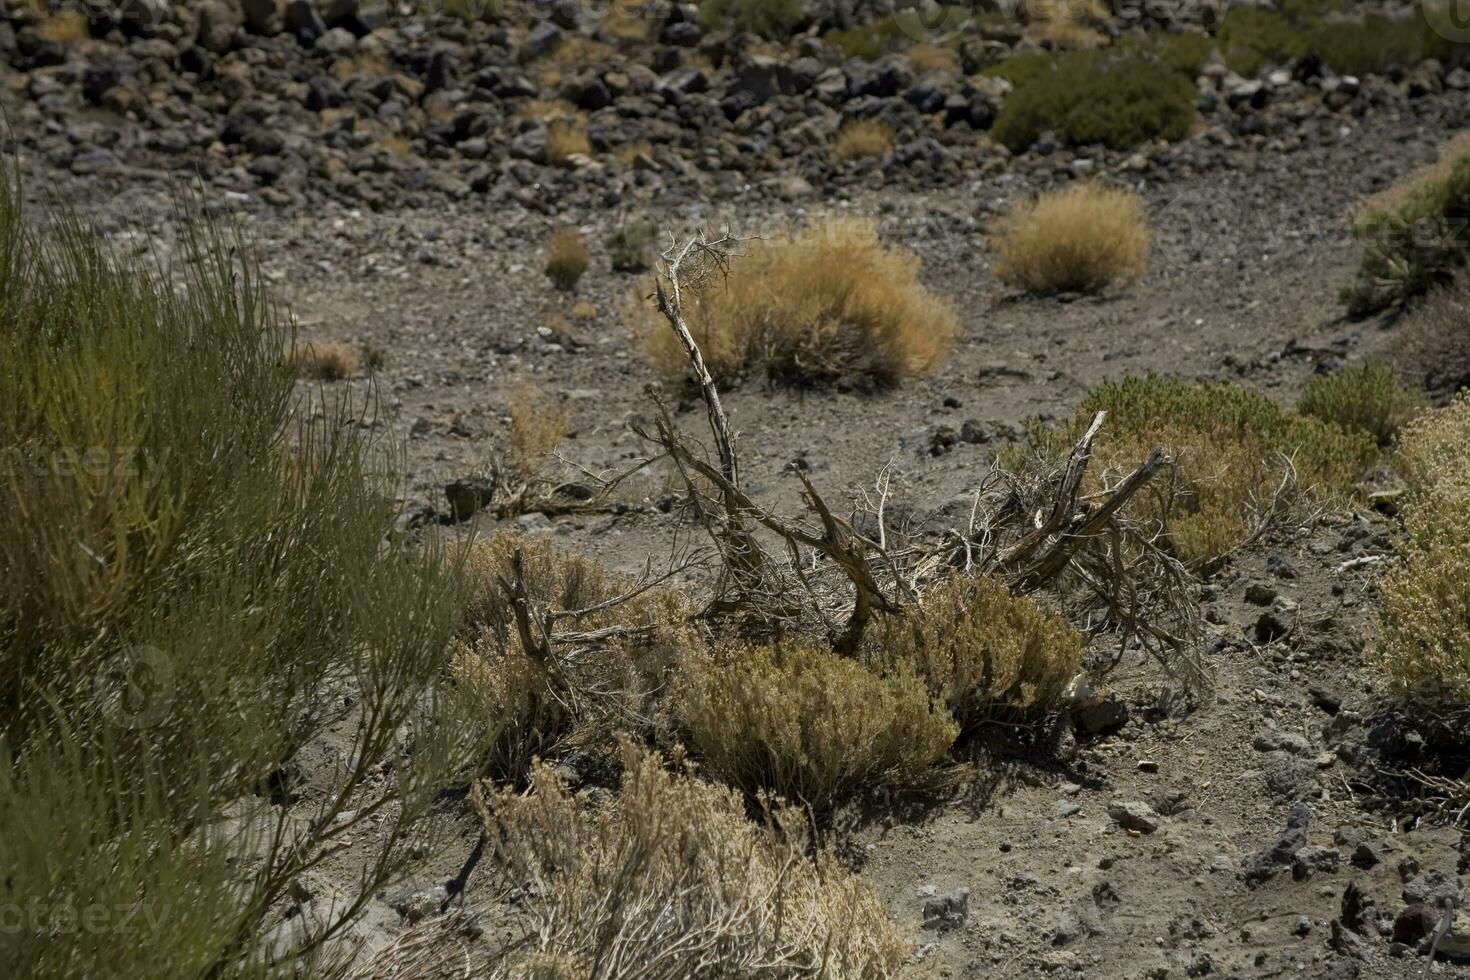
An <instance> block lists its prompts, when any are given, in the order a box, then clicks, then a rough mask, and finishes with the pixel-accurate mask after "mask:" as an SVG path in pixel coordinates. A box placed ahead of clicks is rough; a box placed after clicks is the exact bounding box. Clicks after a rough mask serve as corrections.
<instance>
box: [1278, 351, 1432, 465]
mask: <svg viewBox="0 0 1470 980" xmlns="http://www.w3.org/2000/svg"><path fill="white" fill-rule="evenodd" d="M1424 404H1425V399H1424V394H1423V392H1420V391H1418V390H1417V389H1413V388H1406V387H1404V386H1403V385H1401V384H1399V381H1398V378H1396V377H1395V376H1394V373H1393V369H1392V368H1390V367H1388V366H1387V365H1385V364H1381V363H1378V362H1369V363H1367V364H1361V365H1359V366H1357V367H1350V368H1344V369H1343V370H1341V371H1338V372H1337V373H1336V374H1319V375H1317V376H1316V377H1314V378H1312V380H1311V381H1309V382H1307V387H1306V390H1305V391H1303V392H1302V397H1301V399H1300V400H1299V401H1298V402H1297V411H1299V412H1301V413H1302V414H1303V415H1310V416H1312V417H1313V418H1319V419H1321V420H1322V421H1324V422H1331V423H1332V424H1334V425H1339V426H1341V427H1343V428H1344V429H1354V430H1357V431H1359V432H1366V433H1368V434H1369V435H1371V436H1372V437H1373V439H1374V441H1375V442H1377V443H1378V445H1380V446H1386V445H1388V443H1389V442H1390V441H1392V439H1393V436H1394V433H1395V432H1397V431H1398V429H1399V427H1400V426H1402V425H1403V424H1404V423H1405V422H1407V421H1409V420H1410V419H1411V418H1413V417H1414V416H1415V415H1417V414H1418V413H1419V412H1420V411H1421V410H1422V409H1423V408H1424Z"/></svg>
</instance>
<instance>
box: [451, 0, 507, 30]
mask: <svg viewBox="0 0 1470 980" xmlns="http://www.w3.org/2000/svg"><path fill="white" fill-rule="evenodd" d="M438 5H439V9H440V10H442V11H443V12H444V13H446V14H448V15H449V16H451V17H458V18H459V19H460V20H462V21H464V22H466V23H470V24H472V23H474V22H475V21H492V20H498V19H499V18H500V15H501V0H438Z"/></svg>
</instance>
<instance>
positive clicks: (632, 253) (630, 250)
mask: <svg viewBox="0 0 1470 980" xmlns="http://www.w3.org/2000/svg"><path fill="white" fill-rule="evenodd" d="M657 239H658V225H657V224H656V223H655V222H654V220H653V219H652V218H649V217H647V216H644V215H639V216H637V217H633V218H630V219H628V220H627V221H624V222H621V223H619V224H618V226H617V227H616V228H615V229H613V231H612V233H611V234H609V235H608V236H607V242H606V245H607V254H608V256H609V257H610V258H611V259H612V267H613V268H614V269H615V270H617V271H618V272H643V271H645V270H646V269H648V268H650V267H651V266H652V265H653V249H654V243H655V242H656V241H657Z"/></svg>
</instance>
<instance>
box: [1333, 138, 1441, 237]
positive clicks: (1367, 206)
mask: <svg viewBox="0 0 1470 980" xmlns="http://www.w3.org/2000/svg"><path fill="white" fill-rule="evenodd" d="M1467 156H1470V131H1467V132H1463V133H1459V134H1457V135H1456V136H1454V137H1453V138H1452V139H1451V140H1450V141H1449V142H1448V143H1446V144H1445V145H1444V147H1442V148H1441V149H1440V151H1439V158H1438V159H1437V160H1435V162H1434V163H1431V164H1428V165H1426V166H1423V167H1420V168H1419V169H1418V170H1415V171H1414V172H1413V173H1410V174H1409V175H1407V176H1405V177H1402V178H1400V179H1399V180H1397V181H1395V182H1394V183H1393V184H1391V185H1390V186H1388V187H1386V188H1384V189H1383V190H1381V191H1379V192H1377V193H1376V194H1373V195H1371V196H1369V197H1367V198H1364V199H1363V200H1362V201H1359V202H1358V203H1357V204H1355V205H1353V208H1352V211H1351V212H1350V213H1349V215H1348V221H1349V223H1350V224H1352V225H1358V224H1360V223H1362V222H1364V221H1367V220H1369V219H1371V218H1372V217H1373V216H1374V215H1375V214H1393V213H1395V212H1397V211H1399V210H1401V209H1403V208H1404V206H1405V205H1406V204H1408V203H1409V202H1410V201H1411V199H1413V198H1414V197H1415V196H1416V195H1418V194H1419V193H1421V188H1424V187H1426V186H1430V185H1439V184H1444V183H1446V182H1447V181H1448V180H1449V178H1450V175H1451V174H1452V173H1453V171H1454V168H1455V163H1456V162H1457V161H1458V160H1460V159H1461V158H1462V157H1467Z"/></svg>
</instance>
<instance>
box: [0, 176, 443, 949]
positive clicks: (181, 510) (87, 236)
mask: <svg viewBox="0 0 1470 980" xmlns="http://www.w3.org/2000/svg"><path fill="white" fill-rule="evenodd" d="M52 217H55V218H56V221H54V222H52V223H51V224H50V228H49V230H48V231H47V232H45V233H42V232H40V231H38V230H36V229H37V228H38V227H40V225H39V223H37V222H34V221H32V220H23V219H22V217H21V213H20V201H19V190H18V188H17V187H16V186H15V185H14V184H13V183H12V182H11V181H10V180H8V179H0V390H3V391H5V392H6V395H5V397H4V398H0V454H3V459H4V464H5V465H4V469H3V471H0V500H3V503H0V757H3V760H0V819H4V820H5V826H6V828H7V831H6V832H5V833H4V834H0V866H3V867H4V868H5V869H6V872H5V875H6V878H5V899H4V900H5V902H6V904H7V906H8V907H14V908H17V909H31V908H35V909H39V910H41V912H42V913H43V914H45V915H46V916H62V915H66V914H71V915H80V914H95V913H96V912H98V911H100V912H101V914H103V915H104V916H111V917H112V918H109V919H108V922H107V923H106V927H105V928H102V929H91V928H80V929H79V928H75V927H74V926H75V921H76V920H75V919H73V920H72V922H73V928H71V929H67V928H65V927H64V926H57V925H56V924H55V923H51V922H49V921H48V922H43V923H38V924H37V926H36V928H28V929H22V930H21V931H20V932H18V933H15V934H11V935H8V936H7V942H6V954H5V960H6V970H7V971H8V972H11V973H13V974H14V975H17V976H47V977H95V976H156V977H172V976H179V977H184V976H188V977H198V976H201V975H237V974H247V975H248V974H250V973H254V972H259V971H261V970H263V965H262V964H261V963H260V962H257V960H258V943H257V937H258V935H259V934H260V932H261V931H262V928H263V926H264V924H265V916H266V914H267V912H268V911H270V910H271V909H272V908H278V907H279V903H280V902H281V901H282V900H283V899H284V898H285V896H286V895H287V890H288V886H289V885H290V882H291V880H292V879H293V878H297V877H299V875H301V874H302V873H303V872H304V871H305V870H306V869H307V868H308V867H310V866H311V864H312V863H313V862H316V861H319V860H321V859H322V856H323V855H324V853H326V852H327V851H330V850H331V849H332V848H333V847H334V846H336V845H337V844H340V843H341V841H342V839H343V838H344V837H345V836H347V835H349V834H351V833H352V832H353V831H354V829H355V826H356V825H355V822H354V820H353V818H352V816H351V813H354V812H369V813H370V812H374V811H375V810H377V809H381V808H387V809H388V810H391V811H392V812H394V813H395V817H394V819H393V820H392V821H390V822H388V823H386V824H384V825H383V827H382V835H383V836H382V837H381V838H379V841H378V842H379V844H380V845H381V847H382V851H381V857H382V862H381V864H376V865H374V866H373V867H371V868H370V869H369V872H368V873H367V874H366V875H365V876H364V878H363V880H362V881H361V882H360V885H361V887H362V888H363V889H364V892H363V894H365V895H370V894H371V893H372V892H373V891H375V890H376V889H378V888H380V887H382V885H383V884H385V883H386V881H387V880H388V878H389V877H391V876H392V875H393V874H395V873H397V872H399V871H401V870H402V869H403V868H404V866H405V862H406V861H407V860H408V852H409V846H408V845H409V840H408V836H409V834H410V833H411V832H414V831H413V828H414V827H415V826H416V819H417V817H418V816H420V815H422V814H423V813H424V812H425V810H426V809H427V807H428V806H429V805H430V804H431V803H432V802H433V800H434V798H435V794H436V793H437V791H438V790H439V789H440V788H441V786H442V785H443V781H444V780H446V779H447V778H449V775H450V774H451V773H453V772H454V771H456V770H457V769H458V768H459V767H460V766H461V765H462V764H463V761H464V760H465V759H468V758H470V757H471V752H470V750H471V748H472V747H470V746H467V745H463V744H460V743H459V736H458V735H457V734H456V732H457V729H458V725H457V719H451V718H450V717H449V716H448V715H447V714H445V711H447V705H442V704H441V701H440V699H439V697H438V692H439V678H440V677H441V676H442V675H444V674H445V673H446V672H447V667H448V656H447V642H448V639H449V637H450V635H451V633H452V630H453V628H454V625H455V621H456V617H457V615H458V607H459V605H460V599H459V586H458V582H457V578H456V576H455V574H454V569H453V568H452V566H450V565H449V564H448V563H447V562H446V561H445V560H444V559H443V558H441V557H436V556H435V554H434V553H433V552H432V550H424V549H420V548H417V547H410V546H409V545H408V544H406V543H405V542H403V541H402V540H400V539H398V538H396V537H394V536H393V535H392V532H393V529H394V518H395V509H394V506H393V503H392V500H393V492H392V487H391V482H390V479H391V473H392V465H391V464H392V462H393V454H392V453H391V452H388V451H387V450H388V449H389V448H390V447H387V446H385V445H382V444H380V443H379V442H377V441H376V439H377V438H378V437H377V436H375V435H373V430H372V429H370V428H369V427H367V426H365V425H362V426H360V425H358V424H357V423H358V422H359V421H360V420H361V419H362V417H363V416H362V415H361V412H362V411H364V405H363V400H362V399H361V398H358V399H357V400H356V402H355V404H356V405H357V410H356V412H354V411H352V410H350V409H349V408H348V407H347V405H348V401H347V400H344V401H343V402H342V407H341V408H339V409H338V410H337V411H335V412H332V411H329V412H327V413H326V416H325V417H318V418H317V419H316V420H314V421H313V420H306V421H298V420H297V418H298V417H297V416H296V415H295V414H294V412H293V408H294V404H293V388H294V376H293V372H292V368H291V366H290V365H289V364H288V363H286V361H285V359H284V358H283V357H282V351H283V350H284V349H286V348H287V346H288V340H289V337H288V334H287V331H286V329H285V328H284V326H283V322H282V320H281V318H279V317H278V316H276V314H275V312H274V310H273V307H272V306H271V304H270V303H269V301H268V299H267V298H266V296H265V295H264V294H263V293H262V291H261V288H260V285H259V280H258V278H257V277H256V275H255V270H254V268H253V267H251V266H250V265H248V264H246V265H243V266H237V265H236V264H234V263H233V262H232V261H231V259H230V255H231V254H232V246H234V247H235V248H237V249H241V248H243V245H242V244H241V243H239V242H238V241H235V242H232V241H230V240H228V239H225V238H223V237H222V236H219V235H217V234H215V233H214V232H213V231H212V230H210V229H208V228H207V227H206V228H203V229H201V228H200V227H199V226H198V225H196V224H193V223H192V219H193V217H194V215H193V214H190V213H187V212H186V213H184V214H182V215H180V220H181V222H182V234H181V238H180V245H179V251H180V254H179V256H178V259H179V261H178V262H177V263H176V268H177V269H178V270H179V271H180V273H181V275H182V277H183V283H182V285H183V286H184V288H182V289H176V288H175V283H174V281H173V280H172V279H171V277H170V276H169V275H168V274H166V273H165V272H163V271H160V270H159V269H157V268H155V267H153V266H151V265H147V264H144V263H142V262H141V261H133V260H129V259H126V258H121V257H118V256H116V255H114V254H112V253H111V252H110V251H109V250H108V248H107V244H106V240H105V239H104V238H103V236H101V235H99V234H96V233H95V232H94V231H93V230H92V229H90V228H87V227H84V226H83V225H82V224H81V223H80V222H78V221H77V220H75V219H73V218H70V217H68V216H67V215H65V214H59V215H53V216H52ZM344 699H345V703H346V704H349V705H352V706H353V707H352V708H351V710H350V712H349V711H348V709H347V708H344ZM441 708H442V709H443V710H441ZM344 717H349V718H350V723H349V724H347V725H346V726H345V728H346V731H345V732H343V737H344V739H345V740H344V743H343V752H344V753H348V754H350V755H351V757H352V758H353V759H354V760H356V761H355V762H354V764H353V765H350V766H341V767H335V768H333V767H327V769H326V770H325V774H324V775H323V776H322V779H323V782H324V784H325V785H324V787H323V791H324V793H325V799H322V798H317V799H314V800H313V801H311V802H309V803H307V802H302V803H300V805H299V806H298V805H297V803H296V802H294V800H295V795H296V794H297V793H298V792H299V788H297V787H294V786H290V785H287V784H284V783H283V782H282V781H281V774H282V773H283V772H288V771H289V769H288V768H283V767H288V766H289V765H290V764H292V762H293V759H294V757H295V756H296V754H297V752H298V750H299V749H301V748H302V747H303V746H304V745H306V744H308V743H312V744H319V743H320V740H321V739H322V738H323V737H324V733H325V732H326V731H327V730H328V729H329V728H333V727H335V726H336V725H338V724H339V723H341V722H342V721H343V720H344ZM408 725H414V726H416V727H418V729H419V730H418V733H417V735H416V737H415V742H414V760H415V767H414V771H413V772H412V773H399V774H398V775H397V776H396V777H394V778H389V779H386V780H381V781H379V780H377V779H376V777H375V775H374V774H376V773H379V772H381V771H382V769H383V767H385V766H390V765H391V762H392V761H393V760H394V759H395V758H397V757H398V754H399V752H400V751H401V750H402V747H403V746H402V741H401V738H400V736H399V734H398V733H399V732H400V731H401V730H403V729H404V728H405V726H408ZM344 757H345V756H344ZM349 799H350V800H351V801H352V802H351V806H352V807H353V808H355V809H354V810H353V811H350V812H349V811H348V810H347V809H346V807H347V806H348V804H347V801H348V800H349ZM273 800H274V801H275V802H274V804H273V802H272V801H273ZM363 807H367V808H369V809H367V810H365V811H364V810H361V809H356V808H363ZM308 811H309V813H308ZM226 812H228V814H229V819H228V820H226V819H224V816H225V814H226ZM308 817H310V819H308ZM264 855H270V857H269V859H267V858H265V857H263V856H264ZM89 910H90V911H89ZM352 914H355V909H354V908H352V907H351V906H350V904H349V905H346V906H343V907H342V908H340V909H339V910H338V911H337V912H334V913H332V914H331V916H330V918H331V920H332V922H336V921H337V919H338V918H340V917H341V916H346V915H352ZM120 918H122V919H126V922H125V923H119V922H118V921H117V920H118V919H120ZM114 925H116V928H113V926H114ZM124 929H128V930H132V932H131V933H129V932H125V931H123V930H124ZM317 938H318V939H320V938H321V937H320V935H318V936H317Z"/></svg>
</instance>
